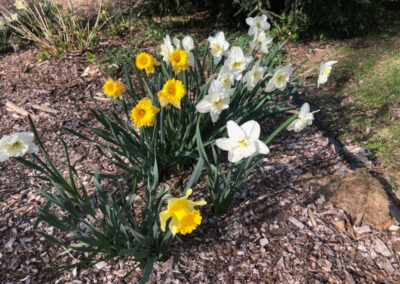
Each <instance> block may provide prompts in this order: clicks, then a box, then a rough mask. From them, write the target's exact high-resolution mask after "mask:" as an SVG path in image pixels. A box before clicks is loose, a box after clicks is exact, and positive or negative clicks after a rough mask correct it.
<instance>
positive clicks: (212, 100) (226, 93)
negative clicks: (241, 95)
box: [196, 80, 234, 122]
mask: <svg viewBox="0 0 400 284" xmlns="http://www.w3.org/2000/svg"><path fill="white" fill-rule="evenodd" d="M233 92H234V89H224V88H223V87H222V84H221V82H220V81H218V80H213V81H211V85H210V88H209V90H208V95H206V96H205V97H204V98H203V99H202V100H201V101H200V102H199V103H198V104H197V105H196V110H197V111H198V112H201V113H207V112H209V113H210V115H211V120H212V122H216V121H217V120H218V117H219V115H220V114H221V112H222V111H223V110H224V109H227V108H228V107H229V101H230V97H231V96H232V94H233Z"/></svg>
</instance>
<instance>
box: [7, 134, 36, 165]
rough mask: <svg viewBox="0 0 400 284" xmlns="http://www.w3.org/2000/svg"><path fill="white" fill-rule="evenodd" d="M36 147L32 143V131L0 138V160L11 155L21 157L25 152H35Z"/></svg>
mask: <svg viewBox="0 0 400 284" xmlns="http://www.w3.org/2000/svg"><path fill="white" fill-rule="evenodd" d="M37 151H38V147H37V146H36V145H35V144H34V143H33V133H32V132H19V133H14V134H11V135H6V136H3V138H1V139H0V162H4V161H6V160H8V159H9V158H11V157H21V156H23V155H25V154H26V153H36V152H37Z"/></svg>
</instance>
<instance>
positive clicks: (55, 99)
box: [0, 49, 400, 283]
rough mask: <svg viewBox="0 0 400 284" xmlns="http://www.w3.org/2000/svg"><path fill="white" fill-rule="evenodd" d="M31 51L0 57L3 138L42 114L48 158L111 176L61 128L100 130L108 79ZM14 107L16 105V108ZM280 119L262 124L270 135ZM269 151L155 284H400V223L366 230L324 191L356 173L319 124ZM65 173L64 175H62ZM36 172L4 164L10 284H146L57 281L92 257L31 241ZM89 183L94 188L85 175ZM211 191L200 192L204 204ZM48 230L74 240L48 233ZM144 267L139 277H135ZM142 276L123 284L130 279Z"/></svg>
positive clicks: (102, 270) (88, 66) (110, 273)
mask: <svg viewBox="0 0 400 284" xmlns="http://www.w3.org/2000/svg"><path fill="white" fill-rule="evenodd" d="M37 54H38V51H37V50H34V49H29V50H25V51H20V52H19V53H13V54H7V55H2V56H0V59H1V64H0V90H1V96H0V115H1V119H0V136H3V135H6V134H10V133H14V132H18V131H28V130H29V125H28V123H27V119H26V117H24V113H23V112H21V110H19V111H17V112H15V110H14V111H8V110H7V109H6V104H7V103H12V104H14V105H15V106H17V107H19V108H22V109H23V111H26V112H28V113H30V114H31V115H33V116H34V121H35V123H36V125H37V128H38V131H39V133H40V135H41V138H42V139H43V142H44V143H45V145H46V147H47V149H48V150H49V153H50V155H51V157H52V158H54V160H56V161H57V162H58V163H59V165H60V167H61V168H63V164H62V162H63V161H65V157H64V155H63V153H62V146H61V143H60V142H59V141H58V140H57V136H60V137H62V138H63V139H64V140H65V142H66V143H67V145H68V146H69V149H70V151H71V159H72V163H73V164H75V165H77V168H78V169H93V167H94V166H97V167H99V168H100V171H108V170H110V171H112V170H113V169H112V167H110V166H109V165H108V164H107V163H106V162H105V161H104V160H103V159H102V158H101V156H100V155H99V154H98V153H97V152H96V151H95V149H94V148H93V147H92V146H91V145H89V144H87V143H84V142H82V141H81V140H79V139H78V138H76V137H74V136H71V135H68V134H66V133H65V131H62V127H63V126H66V125H68V124H76V125H81V124H82V123H85V122H86V123H92V120H93V118H92V117H91V116H90V113H89V112H88V111H87V107H91V106H93V101H92V100H91V98H90V92H92V93H93V94H94V97H95V100H96V101H97V102H98V103H99V104H100V105H102V106H104V108H106V106H107V104H108V103H109V100H108V98H106V97H105V96H104V95H103V94H102V93H101V87H102V84H103V82H104V79H105V78H104V77H103V75H102V74H101V73H100V72H99V71H98V70H97V69H96V67H95V65H93V64H92V63H89V62H87V61H86V60H85V59H84V57H83V56H81V55H76V56H69V57H66V58H56V59H51V60H50V61H46V62H38V61H37V60H36V57H37ZM8 109H10V108H8ZM280 119H281V118H279V117H278V118H271V119H268V120H266V121H265V122H264V123H263V125H262V126H263V130H262V133H263V135H264V136H266V135H268V133H270V132H271V131H272V129H273V126H276V125H277V123H279V120H280ZM270 150H271V153H270V155H269V156H268V158H267V159H264V161H263V163H262V164H261V165H260V167H258V168H257V169H256V170H255V171H254V173H253V174H252V175H251V176H250V177H249V179H248V180H247V181H246V182H245V183H244V185H243V186H242V188H241V190H240V191H239V192H238V194H237V195H236V196H235V198H234V201H233V203H232V206H231V207H230V209H229V211H228V213H226V214H223V215H216V214H214V213H213V212H212V207H211V205H210V204H209V205H207V206H204V208H202V209H201V210H202V214H203V222H202V224H201V225H200V226H199V228H198V229H197V230H196V231H194V232H193V233H192V234H190V235H188V236H178V237H177V239H176V241H175V243H174V245H173V247H172V251H171V257H170V258H169V259H168V260H167V261H165V262H158V263H156V265H155V269H154V272H153V273H152V275H151V279H150V281H151V282H152V283H400V275H399V271H400V262H399V254H400V227H399V224H398V223H397V222H396V221H395V220H387V222H385V223H383V224H381V225H378V226H374V227H372V226H370V225H365V224H363V223H362V222H360V220H353V219H351V218H350V217H349V216H348V215H347V214H346V213H345V212H343V211H342V210H341V209H339V208H336V207H335V206H333V205H332V204H330V203H329V202H328V197H327V196H326V195H325V194H324V191H322V190H321V186H320V185H319V184H318V183H317V182H315V180H318V179H319V178H323V177H326V176H331V175H346V174H348V173H349V172H351V171H350V169H349V168H348V166H347V165H346V163H345V162H344V161H343V159H342V158H341V157H339V156H338V155H337V154H336V153H335V152H334V151H333V150H332V149H331V146H330V145H329V142H328V140H327V138H325V137H323V135H322V133H321V132H319V131H318V130H317V129H316V128H315V127H309V128H308V129H306V130H305V131H303V132H300V133H298V134H296V133H293V132H287V131H284V132H282V133H281V134H280V135H279V136H278V137H277V138H276V139H275V140H274V141H273V143H272V145H270ZM64 169H65V168H64ZM31 175H33V173H32V172H30V171H29V170H28V169H26V168H24V167H23V166H21V165H20V164H17V163H15V162H13V161H7V162H5V163H1V164H0V282H1V283H123V282H128V283H137V281H138V279H139V277H140V274H141V268H139V267H136V266H137V263H135V262H134V261H132V260H127V259H122V258H121V259H116V260H114V261H108V262H100V263H98V264H96V265H95V266H94V267H92V268H75V269H72V270H69V271H66V272H62V273H58V274H57V273H56V271H57V267H59V266H61V265H66V264H73V263H76V262H77V261H78V260H82V259H84V258H85V255H83V254H76V253H69V254H65V255H63V256H60V257H58V258H55V256H56V255H57V254H58V253H60V252H61V251H63V250H64V248H60V247H57V246H55V245H54V244H52V243H49V242H47V241H45V240H44V239H43V238H41V237H40V236H39V235H37V234H35V233H33V232H32V227H33V224H34V222H35V216H36V210H35V206H43V205H44V203H45V200H44V198H42V197H41V196H40V194H39V193H38V192H37V191H35V190H34V184H31V180H30V179H25V178H23V177H24V176H31ZM85 182H87V183H90V182H91V181H90V179H89V178H88V177H85ZM204 190H205V188H204V186H202V185H201V184H199V185H198V186H197V187H196V188H195V193H194V195H195V198H194V199H196V200H197V199H199V198H204V197H205V196H206V194H205V192H204ZM39 229H40V230H43V231H44V232H46V233H48V234H51V235H54V236H56V237H60V238H64V239H67V238H69V237H70V236H68V235H67V236H64V235H62V234H60V232H58V231H56V230H54V229H53V228H51V227H49V226H47V225H46V224H44V223H41V224H40V228H39ZM135 267H136V268H135ZM132 269H133V270H134V271H133V273H132V274H131V275H129V276H128V277H127V278H126V279H125V280H123V277H124V276H125V275H126V273H128V272H129V271H131V270H132Z"/></svg>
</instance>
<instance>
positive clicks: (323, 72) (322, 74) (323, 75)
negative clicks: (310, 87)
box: [318, 61, 337, 87]
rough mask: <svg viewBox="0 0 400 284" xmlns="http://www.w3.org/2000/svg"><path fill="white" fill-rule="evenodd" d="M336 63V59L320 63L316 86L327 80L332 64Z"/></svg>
mask: <svg viewBox="0 0 400 284" xmlns="http://www.w3.org/2000/svg"><path fill="white" fill-rule="evenodd" d="M336 63H337V61H328V62H325V63H321V66H320V67H319V76H318V87H319V85H323V84H325V83H326V81H328V77H329V74H330V73H331V70H332V65H333V64H336Z"/></svg>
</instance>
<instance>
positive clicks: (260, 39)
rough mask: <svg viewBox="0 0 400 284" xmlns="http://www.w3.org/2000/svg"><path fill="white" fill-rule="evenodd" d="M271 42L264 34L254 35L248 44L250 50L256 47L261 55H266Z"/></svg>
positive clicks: (270, 38)
mask: <svg viewBox="0 0 400 284" xmlns="http://www.w3.org/2000/svg"><path fill="white" fill-rule="evenodd" d="M271 42H272V37H267V36H266V35H265V33H264V32H262V33H260V34H258V35H254V39H253V40H252V41H251V42H250V48H251V49H253V48H255V47H258V48H259V49H260V50H261V52H262V53H265V54H268V45H269V44H270V43H271Z"/></svg>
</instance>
